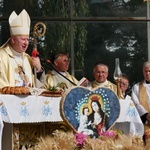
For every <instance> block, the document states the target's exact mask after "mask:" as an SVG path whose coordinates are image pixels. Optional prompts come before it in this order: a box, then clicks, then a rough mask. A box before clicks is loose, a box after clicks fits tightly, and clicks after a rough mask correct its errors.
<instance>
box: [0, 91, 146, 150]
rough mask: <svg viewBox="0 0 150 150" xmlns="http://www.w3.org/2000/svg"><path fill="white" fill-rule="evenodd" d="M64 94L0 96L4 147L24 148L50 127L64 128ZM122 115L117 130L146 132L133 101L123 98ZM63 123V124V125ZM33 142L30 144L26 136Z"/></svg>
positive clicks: (140, 133)
mask: <svg viewBox="0 0 150 150" xmlns="http://www.w3.org/2000/svg"><path fill="white" fill-rule="evenodd" d="M60 101H61V97H44V96H16V95H3V94H1V95H0V115H1V126H0V128H1V130H0V131H1V139H2V146H1V147H2V150H8V149H9V150H11V149H19V148H20V147H23V146H24V149H25V148H26V147H27V146H28V147H29V146H30V145H34V142H35V143H36V142H37V139H36V138H39V137H40V136H45V135H48V134H50V130H51V127H52V126H54V127H57V125H58V126H59V125H60V126H59V128H64V127H65V126H63V120H62V118H61V115H60ZM119 102H120V107H121V111H120V116H119V118H118V119H117V122H116V124H115V125H114V129H118V130H123V131H124V133H125V134H131V135H136V134H137V135H141V136H142V135H143V133H144V128H143V123H142V122H141V119H140V117H139V115H138V112H137V110H136V108H135V106H134V104H133V102H132V101H131V100H120V101H119ZM61 126H62V127H61ZM25 138H29V139H30V143H27V139H25Z"/></svg>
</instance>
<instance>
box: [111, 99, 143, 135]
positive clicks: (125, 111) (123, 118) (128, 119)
mask: <svg viewBox="0 0 150 150" xmlns="http://www.w3.org/2000/svg"><path fill="white" fill-rule="evenodd" d="M119 102H120V109H121V110H120V115H119V118H118V119H117V121H116V124H115V126H114V127H113V128H114V129H117V130H122V131H123V132H124V133H125V134H127V135H140V136H143V134H144V126H143V123H142V121H141V118H140V116H139V114H138V111H137V109H136V107H135V105H134V103H133V101H132V100H130V99H125V100H119Z"/></svg>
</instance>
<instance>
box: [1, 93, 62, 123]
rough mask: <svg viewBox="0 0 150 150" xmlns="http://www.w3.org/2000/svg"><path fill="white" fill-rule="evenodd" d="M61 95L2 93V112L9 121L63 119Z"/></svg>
mask: <svg viewBox="0 0 150 150" xmlns="http://www.w3.org/2000/svg"><path fill="white" fill-rule="evenodd" d="M60 100H61V97H43V96H24V95H22V96H16V95H0V112H1V117H2V120H3V121H4V122H7V123H33V122H48V121H50V122H56V121H62V118H61V116H60V111H59V107H60V106H59V104H60Z"/></svg>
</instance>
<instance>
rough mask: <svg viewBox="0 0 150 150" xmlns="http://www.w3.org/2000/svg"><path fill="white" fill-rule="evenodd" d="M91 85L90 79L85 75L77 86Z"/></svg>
mask: <svg viewBox="0 0 150 150" xmlns="http://www.w3.org/2000/svg"><path fill="white" fill-rule="evenodd" d="M89 85H90V81H89V80H88V79H87V78H85V77H83V78H82V79H81V80H80V81H79V82H78V83H77V86H84V87H88V86H89Z"/></svg>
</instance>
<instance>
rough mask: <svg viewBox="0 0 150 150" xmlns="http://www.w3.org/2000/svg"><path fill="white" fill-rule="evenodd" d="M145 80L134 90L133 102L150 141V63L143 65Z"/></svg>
mask: <svg viewBox="0 0 150 150" xmlns="http://www.w3.org/2000/svg"><path fill="white" fill-rule="evenodd" d="M143 76H144V80H143V81H141V82H139V83H137V84H135V85H134V86H133V88H132V94H131V97H132V100H133V102H134V104H135V106H136V108H137V110H138V113H139V115H140V117H141V119H142V122H143V124H144V128H145V133H144V134H145V137H146V138H147V139H150V62H145V63H144V64H143Z"/></svg>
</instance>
